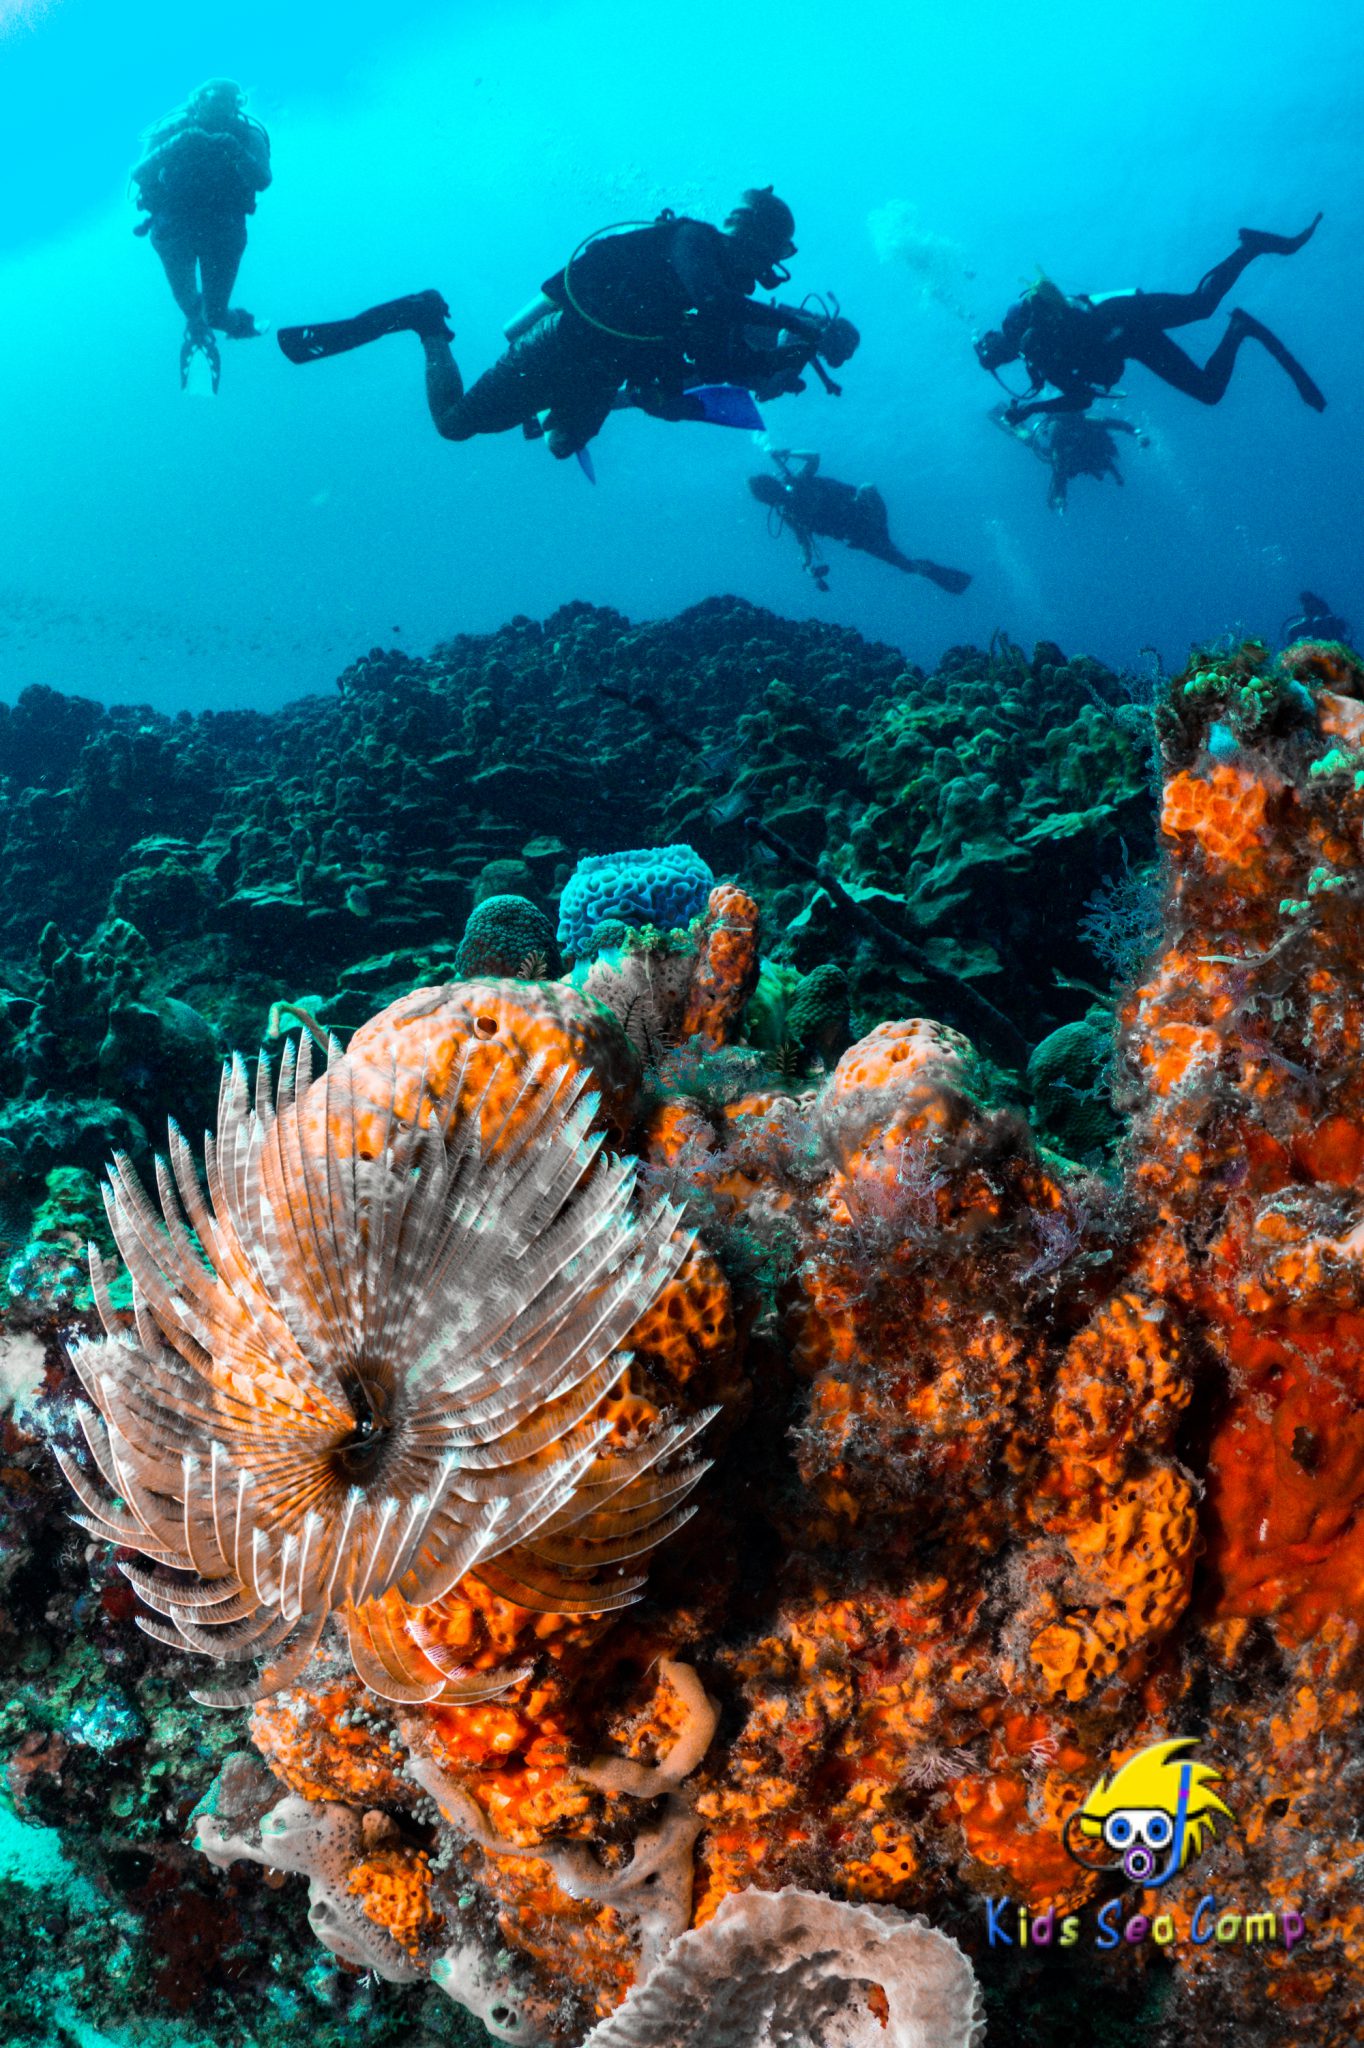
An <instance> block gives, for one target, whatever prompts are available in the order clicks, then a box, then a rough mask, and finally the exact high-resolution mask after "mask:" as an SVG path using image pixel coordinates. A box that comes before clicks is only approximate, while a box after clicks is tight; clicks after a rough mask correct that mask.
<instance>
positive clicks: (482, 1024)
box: [474, 1017, 497, 1038]
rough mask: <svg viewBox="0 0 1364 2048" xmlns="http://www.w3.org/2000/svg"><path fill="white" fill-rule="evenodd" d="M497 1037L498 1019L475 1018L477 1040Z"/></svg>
mask: <svg viewBox="0 0 1364 2048" xmlns="http://www.w3.org/2000/svg"><path fill="white" fill-rule="evenodd" d="M496 1036H497V1019H496V1017H475V1019H474V1037H475V1038H496Z"/></svg>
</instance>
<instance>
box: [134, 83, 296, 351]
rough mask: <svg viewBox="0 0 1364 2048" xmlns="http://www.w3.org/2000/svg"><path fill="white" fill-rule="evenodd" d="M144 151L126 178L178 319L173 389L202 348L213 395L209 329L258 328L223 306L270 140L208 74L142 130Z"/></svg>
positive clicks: (234, 91) (245, 337) (245, 336)
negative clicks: (181, 326) (180, 334)
mask: <svg viewBox="0 0 1364 2048" xmlns="http://www.w3.org/2000/svg"><path fill="white" fill-rule="evenodd" d="M143 147H144V154H143V156H142V159H141V161H140V162H139V163H138V164H137V165H136V166H135V167H134V169H133V172H132V175H131V182H132V183H133V185H135V186H136V188H137V195H138V197H137V203H138V206H139V208H140V209H141V211H142V212H143V213H145V214H146V215H147V219H146V220H144V221H139V222H138V224H137V226H136V227H135V228H134V229H133V233H134V234H135V235H148V236H149V237H150V239H151V245H152V247H153V249H155V251H156V253H157V255H158V256H159V257H160V259H161V264H162V267H163V269H164V270H165V273H166V281H167V283H168V284H169V285H170V288H171V292H172V294H173V296H174V298H175V303H176V305H177V306H178V307H179V308H180V311H181V312H182V313H183V314H184V316H185V335H184V340H183V342H182V343H181V347H180V381H181V383H182V384H183V383H185V381H186V379H187V377H188V374H189V367H190V363H191V360H192V358H193V356H194V355H195V353H196V351H201V352H202V353H203V355H204V356H205V357H206V358H207V360H208V363H209V365H210V368H211V370H212V375H213V388H214V390H215V391H216V390H217V388H218V378H219V375H220V374H221V370H222V362H221V358H220V357H219V354H218V344H217V341H216V339H215V329H216V330H217V331H218V332H220V333H222V334H225V335H227V337H228V338H229V340H231V341H249V340H251V339H252V338H253V337H255V336H256V335H258V334H259V333H261V332H262V331H263V330H262V329H260V328H259V327H257V325H256V322H255V320H254V319H253V318H252V316H251V314H250V313H248V312H246V311H244V310H243V308H242V307H240V306H232V305H229V304H228V301H229V299H230V298H231V296H232V288H233V286H234V285H235V284H236V282H237V272H238V270H239V269H240V267H241V260H242V257H243V255H244V254H245V251H246V220H247V215H248V214H252V213H254V212H255V210H256V195H257V193H259V192H263V191H264V190H265V188H266V187H267V185H269V183H270V176H271V173H270V138H269V136H268V135H267V134H266V132H265V130H264V128H262V126H261V124H260V122H259V121H255V120H253V119H252V118H251V117H250V115H249V114H248V113H247V112H246V102H245V95H244V94H243V92H242V89H241V87H240V86H239V85H237V84H236V83H235V82H234V81H233V80H232V79H230V78H211V79H209V80H208V82H207V84H205V85H201V86H199V87H198V88H197V89H196V90H195V91H194V92H192V93H191V94H190V96H189V98H188V99H187V100H186V101H185V103H184V105H183V106H182V107H177V108H176V109H175V111H174V112H173V113H170V114H167V115H166V116H165V118H164V119H163V120H161V121H159V122H158V123H157V124H156V126H155V127H154V128H152V129H151V130H149V132H148V134H147V135H146V137H145V138H144V144H143Z"/></svg>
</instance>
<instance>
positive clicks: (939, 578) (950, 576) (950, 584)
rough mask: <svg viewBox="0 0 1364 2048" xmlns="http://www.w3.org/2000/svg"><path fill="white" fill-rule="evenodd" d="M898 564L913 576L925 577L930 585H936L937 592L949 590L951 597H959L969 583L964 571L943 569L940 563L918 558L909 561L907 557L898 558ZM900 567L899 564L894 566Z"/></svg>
mask: <svg viewBox="0 0 1364 2048" xmlns="http://www.w3.org/2000/svg"><path fill="white" fill-rule="evenodd" d="M900 563H902V564H903V565H904V567H905V568H907V569H909V570H910V571H912V573H913V574H914V575H915V576H926V577H927V578H928V580H929V582H930V583H936V584H937V586H938V588H939V590H950V591H951V593H952V595H953V597H960V596H961V594H962V592H963V590H965V589H966V588H967V587H968V586H969V584H970V581H971V577H970V573H969V571H968V570H966V569H944V568H943V566H942V563H941V562H928V561H925V560H924V559H923V557H922V556H920V557H919V558H918V559H917V560H914V561H911V560H910V558H909V557H908V556H907V555H902V556H901V557H900ZM896 566H897V567H899V566H900V564H899V563H897V565H896Z"/></svg>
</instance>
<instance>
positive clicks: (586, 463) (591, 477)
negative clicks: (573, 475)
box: [575, 448, 597, 484]
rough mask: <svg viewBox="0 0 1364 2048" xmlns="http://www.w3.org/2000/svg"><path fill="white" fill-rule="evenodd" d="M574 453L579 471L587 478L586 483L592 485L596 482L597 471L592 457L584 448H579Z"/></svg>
mask: <svg viewBox="0 0 1364 2048" xmlns="http://www.w3.org/2000/svg"><path fill="white" fill-rule="evenodd" d="M575 452H576V454H577V457H578V467H579V469H580V470H581V471H582V473H583V475H584V476H585V477H586V478H587V481H588V482H589V483H590V484H594V483H595V482H596V481H597V469H596V464H595V463H594V462H593V460H592V457H591V456H590V455H589V454H588V452H587V450H586V448H579V449H577V450H576V451H575Z"/></svg>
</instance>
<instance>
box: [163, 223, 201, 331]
mask: <svg viewBox="0 0 1364 2048" xmlns="http://www.w3.org/2000/svg"><path fill="white" fill-rule="evenodd" d="M151 245H152V247H153V249H155V251H156V253H157V255H158V256H159V257H160V259H161V268H162V269H163V270H164V271H165V273H166V282H167V284H168V285H169V286H170V288H171V295H172V297H173V298H174V300H175V303H176V305H177V306H178V307H179V308H180V311H181V312H182V313H183V314H184V316H185V318H186V320H187V321H188V322H189V324H190V326H191V327H195V326H198V325H199V323H200V322H201V321H202V320H203V317H204V302H203V294H202V293H201V292H200V290H199V258H198V251H197V249H196V247H195V243H194V238H193V236H192V235H191V234H190V232H189V231H188V230H187V229H186V228H183V227H179V226H175V227H172V226H170V225H169V224H163V223H161V222H159V221H153V223H152V227H151Z"/></svg>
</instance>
